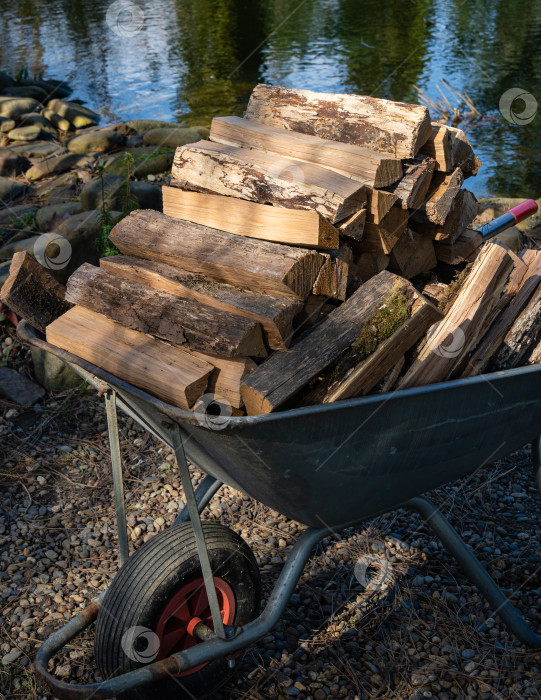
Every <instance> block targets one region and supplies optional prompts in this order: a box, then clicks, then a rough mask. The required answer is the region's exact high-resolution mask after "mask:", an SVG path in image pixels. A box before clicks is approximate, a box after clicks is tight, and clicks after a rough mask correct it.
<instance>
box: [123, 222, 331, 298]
mask: <svg viewBox="0 0 541 700" xmlns="http://www.w3.org/2000/svg"><path fill="white" fill-rule="evenodd" d="M109 238H110V240H111V241H112V242H113V243H114V244H115V245H116V247H117V248H118V249H119V250H120V251H121V252H122V253H124V254H126V255H133V256H135V257H140V258H146V259H148V260H153V261H154V262H159V263H166V264H168V265H172V266H173V267H177V268H180V269H181V270H185V271H188V272H193V273H198V274H203V275H207V276H209V277H212V278H213V279H215V280H217V281H218V282H227V283H229V284H234V285H236V286H239V287H247V288H248V289H253V290H254V291H256V292H266V293H271V294H282V295H286V296H292V297H294V298H297V299H298V298H300V299H306V297H307V296H308V294H309V293H310V292H311V291H312V286H313V284H314V282H315V280H316V277H317V275H318V273H319V270H320V268H321V266H322V265H323V263H324V261H325V258H324V256H323V255H321V254H320V253H318V252H316V251H315V250H307V249H304V248H293V247H292V246H285V245H280V244H278V243H269V242H267V241H256V240H254V239H251V238H245V237H244V236H236V235H234V234H231V233H225V232H223V231H218V230H217V229H213V228H209V227H208V226H202V225H200V224H194V223H191V222H186V221H181V220H179V219H171V218H170V217H168V216H164V215H163V214H160V213H159V212H156V211H151V210H142V211H141V210H139V211H135V212H132V213H131V214H130V216H127V217H126V218H124V219H122V221H120V222H119V223H118V224H117V225H116V226H115V227H114V229H113V230H112V232H111V235H110V236H109Z"/></svg>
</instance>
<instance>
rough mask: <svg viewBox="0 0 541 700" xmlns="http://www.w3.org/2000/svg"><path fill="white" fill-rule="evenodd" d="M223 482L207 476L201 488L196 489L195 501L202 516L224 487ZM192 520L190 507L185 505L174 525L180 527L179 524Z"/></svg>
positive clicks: (200, 485)
mask: <svg viewBox="0 0 541 700" xmlns="http://www.w3.org/2000/svg"><path fill="white" fill-rule="evenodd" d="M222 484H223V482H221V481H218V479H215V478H214V477H213V476H210V475H207V476H205V478H204V479H203V481H202V482H201V483H200V484H199V486H198V487H197V488H196V489H195V500H196V502H197V510H198V511H199V514H201V513H202V512H203V511H204V510H205V508H206V507H207V505H208V504H209V503H210V501H211V499H212V497H213V496H214V494H215V493H216V492H217V491H218V489H219V488H220V487H221V486H222ZM189 520H190V511H189V509H188V506H187V505H185V506H184V508H183V509H182V510H181V511H180V514H179V515H178V516H177V518H176V520H175V522H174V523H173V525H178V524H179V523H187V522H188V521H189Z"/></svg>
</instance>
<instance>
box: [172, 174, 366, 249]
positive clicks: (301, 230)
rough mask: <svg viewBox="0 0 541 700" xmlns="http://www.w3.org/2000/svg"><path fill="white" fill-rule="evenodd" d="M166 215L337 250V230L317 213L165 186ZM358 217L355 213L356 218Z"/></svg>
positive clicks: (231, 231)
mask: <svg viewBox="0 0 541 700" xmlns="http://www.w3.org/2000/svg"><path fill="white" fill-rule="evenodd" d="M162 193H163V213H164V214H166V215H167V216H171V217H173V218H175V219H184V220H185V221H193V222H194V223H196V224H203V225H204V226H210V227H211V228H215V229H218V230H220V231H226V232H227V233H235V234H237V235H239V236H248V237H249V238H259V239H261V240H265V241H274V242H275V243H286V244H288V245H295V246H301V247H302V246H306V247H308V248H338V245H339V234H338V231H337V230H336V228H335V227H334V226H333V225H332V224H330V223H329V222H328V221H327V220H326V219H324V218H323V217H322V216H320V215H319V214H318V213H317V212H316V211H305V210H302V209H285V208H284V207H270V206H267V205H265V204H257V203H256V202H249V201H247V200H246V199H238V198H236V197H223V196H221V195H216V194H203V193H201V192H185V191H184V190H181V189H179V188H178V187H162ZM353 216H355V214H354V215H353Z"/></svg>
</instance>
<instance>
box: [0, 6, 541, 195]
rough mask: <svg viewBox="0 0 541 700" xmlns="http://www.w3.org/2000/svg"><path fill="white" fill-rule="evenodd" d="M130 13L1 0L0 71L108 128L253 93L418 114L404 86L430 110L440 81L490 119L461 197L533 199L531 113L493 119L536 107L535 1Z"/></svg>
mask: <svg viewBox="0 0 541 700" xmlns="http://www.w3.org/2000/svg"><path fill="white" fill-rule="evenodd" d="M137 4H138V6H139V8H140V13H139V14H137V15H131V14H130V13H129V12H126V11H124V13H121V14H120V15H119V16H117V17H116V20H117V23H116V24H114V20H115V13H114V9H115V7H116V6H114V7H113V11H111V10H110V11H109V21H108V19H107V17H108V16H107V10H108V9H109V8H110V6H111V4H110V3H109V2H107V1H106V0H84V1H81V0H47V2H45V1H40V0H18V1H17V2H13V1H12V0H9V1H8V0H0V65H1V66H2V68H4V69H5V70H8V71H11V72H14V71H16V70H17V69H19V68H21V67H22V66H27V67H28V69H29V70H30V72H32V73H33V72H38V71H42V70H43V71H44V72H45V74H46V76H51V77H56V78H66V79H67V80H68V81H69V82H70V84H71V85H72V87H73V88H74V96H76V97H79V98H82V99H85V100H86V101H87V103H88V104H89V105H90V106H92V107H94V108H95V109H97V110H98V111H101V112H104V113H105V114H106V115H107V120H109V121H111V120H115V119H128V118H135V117H148V118H154V119H174V118H180V117H183V116H184V115H188V120H189V121H190V122H191V123H197V124H208V123H209V122H210V119H211V117H212V116H214V115H216V114H231V113H237V114H241V113H242V110H243V108H244V106H245V104H246V101H247V99H248V97H249V94H250V91H251V89H252V87H253V85H254V84H256V83H257V82H268V83H272V84H277V85H278V84H279V85H287V86H291V87H299V88H309V89H314V90H320V91H329V92H333V91H334V92H336V91H342V92H357V93H363V94H370V95H375V96H378V97H386V98H392V99H396V100H405V101H416V91H415V90H414V89H413V87H412V85H413V84H414V83H415V84H417V85H419V86H420V87H421V88H423V89H424V90H425V91H426V92H427V93H428V94H429V95H430V96H431V97H437V96H438V92H437V89H436V83H437V82H438V81H439V80H441V78H446V79H448V80H449V81H450V82H451V83H452V84H453V85H454V86H455V87H457V88H458V89H459V90H464V89H465V90H466V91H467V92H468V94H469V95H470V96H471V97H472V99H473V101H474V103H475V104H476V106H477V108H478V109H479V110H480V111H481V112H482V113H483V115H486V116H488V117H492V118H489V119H488V120H487V121H486V122H484V123H483V124H482V125H479V126H476V127H475V128H473V129H471V130H470V131H469V132H468V135H469V137H470V140H471V141H472V143H473V145H474V146H475V148H476V151H477V153H478V155H479V156H480V157H481V159H482V161H483V168H482V170H481V173H480V174H479V175H478V176H477V177H476V178H474V179H470V180H469V181H468V183H467V187H468V188H470V189H472V190H473V191H474V192H475V193H476V194H477V195H478V196H483V195H508V196H522V195H524V196H533V197H539V196H541V166H540V163H539V159H540V156H541V114H537V115H536V116H535V118H534V119H533V121H531V122H530V123H529V124H526V125H525V124H520V125H518V124H511V123H509V122H508V121H506V120H505V119H504V118H503V117H502V116H501V114H500V112H499V108H498V105H499V102H500V98H501V96H502V94H503V93H505V92H506V91H507V90H509V89H512V88H521V89H522V90H524V91H526V92H528V93H530V94H531V95H532V96H533V99H535V100H538V101H539V103H540V106H541V51H540V48H539V47H540V45H541V0H505V1H503V0H499V1H496V2H491V1H490V0H449V1H447V2H444V1H442V0H404V1H402V2H399V1H398V0H365V1H364V2H359V1H357V0H160V1H158V0H140V1H139V2H138V3H137ZM117 15H118V13H117ZM130 18H131V19H132V22H131V24H130ZM111 20H113V26H116V27H118V26H119V25H120V28H121V33H122V30H125V29H126V28H127V30H128V35H125V34H126V32H125V31H124V35H123V36H119V35H118V33H115V32H114V31H112V30H111V28H110V27H111ZM136 30H138V31H136ZM514 107H515V109H516V111H517V112H518V113H520V112H521V111H522V109H523V107H524V105H523V103H521V102H520V100H519V101H518V104H517V103H515V104H514ZM540 111H541V110H540Z"/></svg>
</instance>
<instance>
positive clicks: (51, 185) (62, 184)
mask: <svg viewBox="0 0 541 700" xmlns="http://www.w3.org/2000/svg"><path fill="white" fill-rule="evenodd" d="M78 184H79V178H78V177H77V174H76V173H64V174H63V175H59V176H58V177H56V178H55V179H54V180H52V181H51V182H46V183H45V184H43V185H40V186H39V187H38V188H37V189H36V195H37V196H38V197H39V198H40V199H44V200H46V201H47V204H58V203H59V202H68V201H69V200H71V199H73V198H74V197H75V195H76V194H77V186H78Z"/></svg>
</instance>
